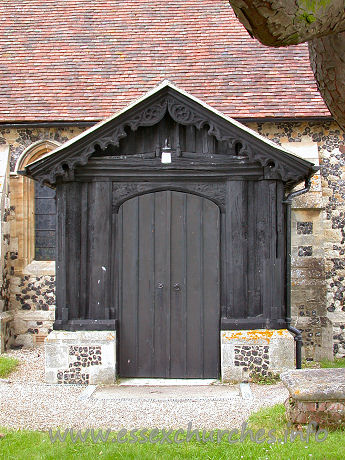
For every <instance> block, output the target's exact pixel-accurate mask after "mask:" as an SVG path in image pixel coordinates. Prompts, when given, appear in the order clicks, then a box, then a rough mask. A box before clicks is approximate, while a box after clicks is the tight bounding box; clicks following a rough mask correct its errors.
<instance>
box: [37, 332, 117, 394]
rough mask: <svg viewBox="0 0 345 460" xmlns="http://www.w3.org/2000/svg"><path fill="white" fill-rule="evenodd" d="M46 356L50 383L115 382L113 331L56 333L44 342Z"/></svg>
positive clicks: (94, 383)
mask: <svg viewBox="0 0 345 460" xmlns="http://www.w3.org/2000/svg"><path fill="white" fill-rule="evenodd" d="M45 354H46V361H45V366H46V367H45V376H46V381H47V383H59V384H84V385H85V384H92V385H96V384H112V383H115V379H116V375H115V372H116V334H115V332H114V331H76V332H67V331H53V332H51V333H50V334H49V335H48V337H47V338H46V339H45Z"/></svg>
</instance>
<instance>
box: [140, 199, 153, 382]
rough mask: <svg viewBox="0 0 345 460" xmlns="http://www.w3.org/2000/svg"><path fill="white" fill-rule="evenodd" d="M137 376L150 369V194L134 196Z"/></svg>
mask: <svg viewBox="0 0 345 460" xmlns="http://www.w3.org/2000/svg"><path fill="white" fill-rule="evenodd" d="M138 239H139V241H138V289H139V291H138V302H137V303H138V315H137V334H138V340H137V360H138V369H137V376H138V377H149V376H151V375H152V370H153V356H154V348H153V345H154V344H153V340H154V331H153V327H152V325H153V324H154V302H153V300H154V239H155V229H154V195H153V194H152V193H150V194H148V195H143V196H140V197H139V198H138Z"/></svg>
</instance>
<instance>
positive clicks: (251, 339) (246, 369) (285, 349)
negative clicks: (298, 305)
mask: <svg viewBox="0 0 345 460" xmlns="http://www.w3.org/2000/svg"><path fill="white" fill-rule="evenodd" d="M220 336H221V370H222V374H221V378H222V381H223V382H242V381H244V380H251V379H252V378H254V377H256V376H261V377H275V376H277V375H279V374H280V373H281V372H282V371H284V370H287V369H292V368H293V367H294V338H293V336H292V334H290V332H288V331H287V330H286V329H280V330H273V329H265V330H260V329H259V330H250V331H243V330H242V331H221V334H220Z"/></svg>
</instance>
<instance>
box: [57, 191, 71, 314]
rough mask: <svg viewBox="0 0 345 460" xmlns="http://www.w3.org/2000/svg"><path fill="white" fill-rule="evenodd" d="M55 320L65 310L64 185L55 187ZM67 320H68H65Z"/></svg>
mask: <svg viewBox="0 0 345 460" xmlns="http://www.w3.org/2000/svg"><path fill="white" fill-rule="evenodd" d="M56 209H57V220H56V236H57V246H56V247H57V251H56V319H58V320H63V319H64V318H63V317H64V313H63V312H64V311H66V310H64V309H65V308H66V265H67V263H68V260H67V259H66V246H65V245H66V225H65V222H66V184H58V185H57V187H56ZM66 319H68V318H66Z"/></svg>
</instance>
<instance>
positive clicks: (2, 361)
mask: <svg viewBox="0 0 345 460" xmlns="http://www.w3.org/2000/svg"><path fill="white" fill-rule="evenodd" d="M18 365H19V361H18V359H15V358H8V357H7V356H0V378H1V379H4V378H6V377H8V376H9V375H10V373H11V372H12V371H14V370H15V369H16V368H17V366H18Z"/></svg>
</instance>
